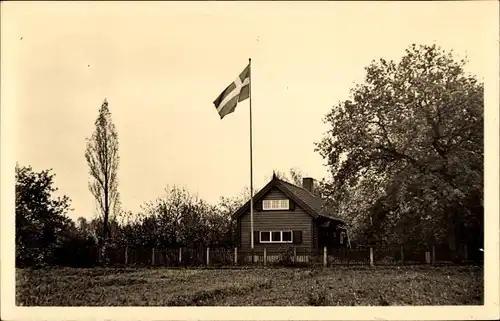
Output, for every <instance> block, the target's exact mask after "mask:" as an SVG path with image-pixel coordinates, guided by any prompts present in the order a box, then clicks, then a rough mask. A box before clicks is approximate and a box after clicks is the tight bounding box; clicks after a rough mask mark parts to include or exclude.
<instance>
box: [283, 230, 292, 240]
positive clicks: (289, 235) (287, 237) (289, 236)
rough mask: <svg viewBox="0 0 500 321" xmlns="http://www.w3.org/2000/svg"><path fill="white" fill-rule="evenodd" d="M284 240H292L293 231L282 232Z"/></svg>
mask: <svg viewBox="0 0 500 321" xmlns="http://www.w3.org/2000/svg"><path fill="white" fill-rule="evenodd" d="M281 233H282V234H281V235H282V236H281V237H282V241H283V242H291V241H292V231H286V232H281Z"/></svg>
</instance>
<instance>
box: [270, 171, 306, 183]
mask: <svg viewBox="0 0 500 321" xmlns="http://www.w3.org/2000/svg"><path fill="white" fill-rule="evenodd" d="M274 174H275V175H276V177H278V178H279V179H281V180H283V181H285V182H288V183H290V184H293V185H296V186H302V177H303V175H302V172H301V171H300V169H298V168H295V167H293V168H290V170H289V171H288V173H285V172H282V171H280V170H275V171H274ZM271 178H272V177H270V178H269V180H270V179H271Z"/></svg>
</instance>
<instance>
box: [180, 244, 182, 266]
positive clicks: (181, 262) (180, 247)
mask: <svg viewBox="0 0 500 321" xmlns="http://www.w3.org/2000/svg"><path fill="white" fill-rule="evenodd" d="M181 263H182V247H180V248H179V264H181Z"/></svg>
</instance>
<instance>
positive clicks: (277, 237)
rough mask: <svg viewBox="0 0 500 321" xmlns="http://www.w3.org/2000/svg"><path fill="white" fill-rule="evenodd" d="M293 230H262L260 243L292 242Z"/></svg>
mask: <svg viewBox="0 0 500 321" xmlns="http://www.w3.org/2000/svg"><path fill="white" fill-rule="evenodd" d="M292 239H293V238H292V231H261V232H260V243H292Z"/></svg>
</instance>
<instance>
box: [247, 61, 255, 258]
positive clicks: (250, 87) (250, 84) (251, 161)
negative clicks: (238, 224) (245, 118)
mask: <svg viewBox="0 0 500 321" xmlns="http://www.w3.org/2000/svg"><path fill="white" fill-rule="evenodd" d="M251 64H252V58H248V66H249V74H248V77H249V79H248V80H249V81H248V82H249V85H248V96H249V97H248V98H249V99H250V239H251V250H252V251H251V252H252V262H253V260H254V255H253V249H254V241H255V240H254V237H253V155H252V66H251Z"/></svg>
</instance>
